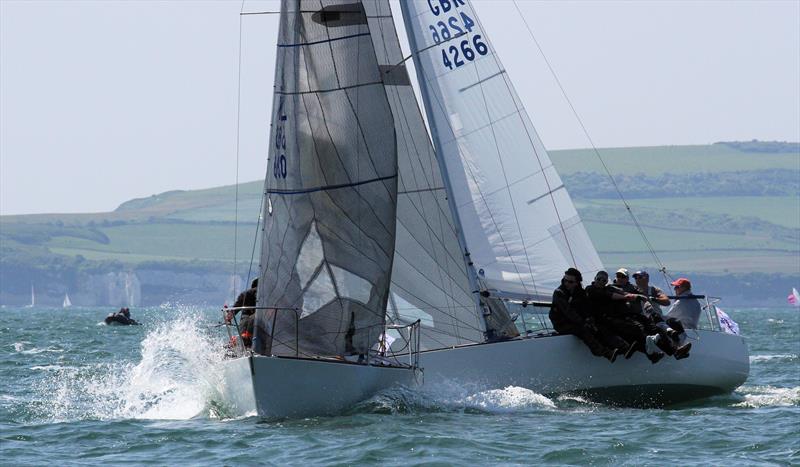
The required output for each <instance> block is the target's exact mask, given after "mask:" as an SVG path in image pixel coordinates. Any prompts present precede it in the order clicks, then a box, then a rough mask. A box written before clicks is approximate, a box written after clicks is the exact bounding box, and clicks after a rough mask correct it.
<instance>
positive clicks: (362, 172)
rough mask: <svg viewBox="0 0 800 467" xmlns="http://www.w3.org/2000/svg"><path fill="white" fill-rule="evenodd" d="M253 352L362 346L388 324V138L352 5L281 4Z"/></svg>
mask: <svg viewBox="0 0 800 467" xmlns="http://www.w3.org/2000/svg"><path fill="white" fill-rule="evenodd" d="M275 73H276V76H275V95H274V103H273V113H272V129H271V136H270V149H269V159H268V160H269V164H270V167H269V169H270V170H269V175H268V177H267V182H266V184H265V186H266V192H267V202H266V203H265V205H266V207H265V211H264V213H263V215H264V231H263V235H262V249H261V279H260V281H259V290H258V307H259V308H262V307H263V308H265V309H259V310H258V312H257V314H256V329H255V336H254V341H253V349H254V351H255V352H256V353H259V354H263V355H270V354H271V355H299V356H316V355H325V356H337V355H339V356H340V355H352V354H366V353H367V352H368V351H369V349H370V348H371V347H373V346H374V345H375V343H376V342H377V341H378V339H379V336H380V334H381V333H382V332H383V327H384V323H385V310H386V304H387V301H388V299H389V284H390V280H391V271H392V260H393V258H394V245H395V217H396V202H397V145H396V141H395V133H394V122H393V117H392V111H391V108H390V106H389V102H388V99H387V96H386V91H385V89H384V85H383V82H382V77H381V73H380V69H379V67H378V63H377V61H376V55H375V50H374V48H373V42H372V38H371V36H370V29H369V25H368V24H367V18H366V14H365V12H364V9H363V5H362V4H361V2H358V1H352V0H349V1H300V0H294V1H292V0H283V2H282V3H281V17H280V32H279V38H278V54H277V63H276V72H275Z"/></svg>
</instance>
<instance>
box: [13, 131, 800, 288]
mask: <svg viewBox="0 0 800 467" xmlns="http://www.w3.org/2000/svg"><path fill="white" fill-rule="evenodd" d="M599 153H600V155H601V157H602V158H603V161H604V162H605V164H606V165H607V167H609V169H610V170H611V172H612V174H613V176H614V180H615V181H616V182H617V184H618V185H619V188H620V189H621V190H622V192H623V195H624V196H625V198H626V200H627V203H628V205H629V206H630V208H631V211H632V212H633V213H634V214H635V215H636V218H637V219H638V221H639V223H640V224H641V226H642V228H643V230H644V232H645V233H646V235H647V238H648V240H649V242H650V244H651V245H652V246H653V247H654V248H655V250H657V253H658V256H659V258H660V259H661V261H662V262H663V263H664V264H665V265H666V266H667V267H668V268H669V269H670V270H671V271H674V272H675V273H678V274H680V273H687V274H688V273H694V274H710V275H724V274H739V275H746V274H750V273H764V274H780V275H783V276H786V277H790V278H794V279H791V280H793V281H795V282H800V149H798V145H797V144H793V143H792V144H788V143H759V142H746V143H718V144H713V145H705V146H668V147H647V148H617V149H613V148H612V149H600V150H599ZM551 157H552V159H553V163H554V165H555V166H556V168H557V169H558V171H559V173H560V174H561V176H562V179H563V181H564V184H565V185H566V187H567V189H568V190H569V192H570V194H571V195H572V197H573V199H574V201H575V204H576V207H577V208H578V211H579V213H580V215H581V217H582V218H583V219H584V221H585V224H586V227H587V229H588V231H589V234H590V236H591V237H592V240H593V241H594V243H595V246H596V247H597V249H598V251H599V252H600V255H601V257H602V259H603V261H604V262H605V263H606V265H607V266H608V267H609V268H616V267H619V266H627V267H631V268H640V267H647V268H651V269H652V268H654V267H655V264H656V262H655V260H654V259H653V257H652V255H651V254H650V252H649V251H648V249H647V247H646V244H645V242H644V241H643V240H642V238H641V237H640V236H639V233H638V231H637V229H636V228H635V227H634V226H633V224H632V221H631V218H630V216H629V214H628V212H627V211H626V209H625V206H624V204H623V203H622V202H621V201H620V199H619V195H618V193H617V192H616V189H615V187H614V184H613V183H612V182H611V180H610V179H609V177H608V176H607V175H606V174H605V172H604V170H603V168H602V165H601V163H600V161H599V159H598V158H597V155H596V154H595V153H594V151H591V150H565V151H553V152H551ZM262 185H263V184H262V182H261V181H254V182H249V183H244V184H242V185H240V186H239V188H238V193H239V194H238V210H237V209H236V196H235V193H236V187H233V186H224V187H218V188H210V189H205V190H195V191H170V192H166V193H161V194H157V195H153V196H150V197H147V198H140V199H134V200H130V201H128V202H125V203H123V204H122V205H121V206H119V207H118V208H117V209H116V210H114V211H112V212H108V213H92V214H47V215H44V214H37V215H24V216H3V217H0V254H1V255H2V256H0V278H1V279H2V281H0V282H2V283H1V284H0V302H2V301H3V300H6V299H8V297H20V296H24V295H26V294H29V289H30V284H31V283H32V282H35V281H36V280H37V279H36V278H37V277H44V276H47V278H48V280H51V281H72V283H75V284H77V283H80V281H81V280H84V281H85V278H84V279H80V277H83V276H81V274H85V273H86V272H87V271H126V270H128V271H136V270H139V269H141V268H151V269H152V268H154V267H156V268H160V270H193V271H200V272H202V271H215V272H220V271H232V270H233V261H234V257H235V258H236V260H237V268H238V270H239V271H241V270H242V268H244V269H247V267H248V265H249V261H250V257H251V254H252V252H253V251H254V250H253V249H254V240H255V238H256V228H257V227H256V226H257V221H258V216H259V211H260V207H261V193H262V190H263V186H262ZM237 219H238V223H235V222H234V221H236V220H237ZM234 243H235V244H236V250H235V251H234ZM256 254H257V250H256ZM256 262H257V260H256ZM54 271H55V272H54ZM59 274H60V275H59ZM62 276H63V277H62ZM149 287H150V286H149ZM153 287H154V286H153ZM165 287H166V285H165ZM156 288H157V287H156ZM62 289H64V290H67V289H69V287H67V286H64V287H61V288H60V289H59V290H62ZM148 290H154V289H153V288H152V287H151V289H148ZM57 293H61V292H57V291H54V292H53V294H57ZM71 295H72V294H71Z"/></svg>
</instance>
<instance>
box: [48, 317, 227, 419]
mask: <svg viewBox="0 0 800 467" xmlns="http://www.w3.org/2000/svg"><path fill="white" fill-rule="evenodd" d="M199 316H200V315H199V314H198V313H193V312H192V311H191V310H182V311H181V310H179V311H175V310H172V311H171V315H170V318H169V319H168V320H165V321H163V322H160V323H156V324H154V325H153V327H152V329H150V330H149V331H148V332H147V335H146V336H145V338H144V339H143V340H142V342H141V344H140V346H139V351H140V358H139V359H138V362H136V361H131V360H127V361H115V362H103V363H96V364H92V365H86V366H81V367H77V368H75V367H73V368H53V367H52V366H48V367H40V368H38V369H42V370H54V371H48V372H47V377H46V378H45V381H44V383H43V384H42V385H40V387H39V389H38V392H39V395H40V398H39V399H40V402H39V403H38V407H35V409H39V410H38V412H39V415H40V416H41V417H42V418H44V419H46V420H49V421H52V422H60V421H69V420H75V419H101V420H108V419H163V420H187V419H191V418H197V417H211V418H229V416H232V414H230V413H229V412H230V411H229V410H228V407H227V405H226V403H225V402H224V400H223V398H222V396H221V388H222V387H223V384H224V382H223V377H222V359H223V354H224V352H223V349H222V340H221V339H219V338H218V336H212V335H211V334H210V332H209V328H208V326H207V323H204V322H203V321H202V320H201V318H199ZM122 358H125V356H122V357H121V359H122Z"/></svg>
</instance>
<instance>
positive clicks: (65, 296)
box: [61, 293, 72, 308]
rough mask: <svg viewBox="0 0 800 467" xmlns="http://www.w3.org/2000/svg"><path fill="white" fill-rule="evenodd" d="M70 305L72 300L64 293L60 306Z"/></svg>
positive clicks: (67, 306)
mask: <svg viewBox="0 0 800 467" xmlns="http://www.w3.org/2000/svg"><path fill="white" fill-rule="evenodd" d="M71 306H72V301H71V300H70V299H69V294H68V293H65V294H64V301H63V302H62V303H61V307H62V308H69V307H71Z"/></svg>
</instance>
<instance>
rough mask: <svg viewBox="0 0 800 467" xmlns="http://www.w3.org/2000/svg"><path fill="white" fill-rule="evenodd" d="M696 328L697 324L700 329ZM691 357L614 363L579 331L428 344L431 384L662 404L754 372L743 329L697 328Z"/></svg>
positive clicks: (423, 360) (727, 388)
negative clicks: (433, 347) (737, 332)
mask: <svg viewBox="0 0 800 467" xmlns="http://www.w3.org/2000/svg"><path fill="white" fill-rule="evenodd" d="M694 333H695V331H690V336H694V335H695V334H694ZM696 335H697V336H698V339H696V340H692V341H691V342H692V351H691V356H690V357H689V358H686V359H683V360H675V359H674V358H672V357H664V359H662V360H661V361H660V362H658V363H656V364H652V363H650V361H649V360H648V359H647V358H646V357H645V356H644V355H643V354H641V353H639V352H637V353H636V354H634V356H633V357H632V358H631V359H630V360H625V359H624V357H622V356H620V357H618V358H617V361H616V362H614V363H611V362H609V361H608V360H606V359H604V358H600V357H595V356H593V355H592V354H591V353H590V352H589V350H588V349H587V348H586V346H585V345H584V344H583V343H582V342H581V341H580V340H578V339H577V338H576V337H574V336H550V337H538V338H531V339H521V340H512V341H507V342H501V343H496V344H482V345H474V346H467V347H461V348H458V349H452V350H438V351H431V352H423V353H422V355H421V356H420V365H421V366H422V367H423V368H424V370H425V386H426V388H435V386H436V385H439V384H444V385H448V386H452V385H453V384H454V383H455V384H462V385H463V384H468V385H470V386H469V387H470V388H475V389H476V390H485V389H496V388H504V387H508V386H519V387H524V388H527V389H530V390H532V391H535V392H537V393H540V394H546V395H553V394H562V393H581V394H583V395H586V396H589V397H590V398H592V399H595V400H601V401H604V402H611V403H619V404H624V405H635V406H663V405H668V404H673V403H677V402H683V401H688V400H692V399H698V398H702V397H707V396H711V395H715V394H724V393H729V392H731V391H733V390H734V389H735V388H737V387H738V386H740V385H741V384H742V383H744V382H745V380H746V379H747V376H748V374H749V372H750V360H749V354H748V351H747V344H746V343H745V341H744V339H743V338H742V337H740V336H734V335H731V334H724V333H721V332H710V331H697V334H696Z"/></svg>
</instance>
